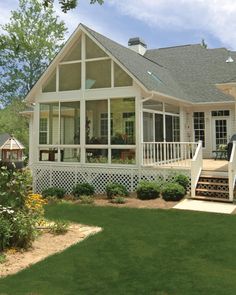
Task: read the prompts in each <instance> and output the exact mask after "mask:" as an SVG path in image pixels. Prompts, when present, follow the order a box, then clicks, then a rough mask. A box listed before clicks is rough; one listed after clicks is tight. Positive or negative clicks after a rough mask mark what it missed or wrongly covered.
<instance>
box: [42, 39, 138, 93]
mask: <svg viewBox="0 0 236 295" xmlns="http://www.w3.org/2000/svg"><path fill="white" fill-rule="evenodd" d="M82 45H83V44H82V39H81V38H79V39H78V41H77V42H75V43H74V44H73V45H72V46H71V48H70V49H69V50H68V52H66V53H65V55H64V56H63V58H62V60H61V61H60V63H59V65H58V66H57V67H58V68H57V69H55V70H54V71H53V73H52V74H51V75H50V76H49V77H48V79H47V80H46V81H45V83H44V84H43V86H42V92H43V93H45V92H55V91H58V90H59V91H71V90H80V89H99V88H110V87H125V86H126V87H127V86H132V85H133V79H132V78H131V77H130V76H129V75H128V74H127V73H126V72H125V71H124V70H123V69H122V68H121V67H120V66H119V65H117V64H116V63H115V62H114V61H112V60H111V58H110V57H109V56H108V55H107V54H106V53H105V52H104V50H103V49H101V48H100V47H99V46H98V45H97V44H95V42H93V41H92V40H91V39H90V38H88V37H87V36H86V38H85V46H82ZM82 57H84V58H82ZM82 69H84V71H83V73H84V75H85V77H83V79H82ZM112 70H113V72H112ZM82 81H83V85H82Z"/></svg>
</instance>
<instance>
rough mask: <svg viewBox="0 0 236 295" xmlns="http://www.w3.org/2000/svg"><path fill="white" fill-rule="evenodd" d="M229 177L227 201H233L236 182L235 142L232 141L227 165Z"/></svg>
mask: <svg viewBox="0 0 236 295" xmlns="http://www.w3.org/2000/svg"><path fill="white" fill-rule="evenodd" d="M228 177H229V200H230V201H232V202H233V200H234V186H235V181H236V141H233V147H232V151H231V155H230V159H229V164H228Z"/></svg>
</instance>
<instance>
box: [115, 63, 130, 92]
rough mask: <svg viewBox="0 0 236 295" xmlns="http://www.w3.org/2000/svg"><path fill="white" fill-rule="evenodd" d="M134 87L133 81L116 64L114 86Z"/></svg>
mask: <svg viewBox="0 0 236 295" xmlns="http://www.w3.org/2000/svg"><path fill="white" fill-rule="evenodd" d="M132 85H133V79H132V78H131V77H130V76H129V75H128V74H127V73H126V72H125V71H124V70H122V68H121V67H119V66H118V65H117V64H116V63H114V86H115V87H123V86H132Z"/></svg>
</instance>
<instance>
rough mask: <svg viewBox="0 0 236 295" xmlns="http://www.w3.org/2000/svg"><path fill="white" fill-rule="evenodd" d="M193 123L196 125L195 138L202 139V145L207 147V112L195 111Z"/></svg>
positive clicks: (196, 139)
mask: <svg viewBox="0 0 236 295" xmlns="http://www.w3.org/2000/svg"><path fill="white" fill-rule="evenodd" d="M193 125H194V140H195V141H199V140H201V141H202V146H203V147H205V113H204V112H194V113H193Z"/></svg>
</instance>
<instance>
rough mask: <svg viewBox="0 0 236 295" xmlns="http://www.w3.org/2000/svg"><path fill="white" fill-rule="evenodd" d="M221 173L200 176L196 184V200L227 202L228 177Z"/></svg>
mask: <svg viewBox="0 0 236 295" xmlns="http://www.w3.org/2000/svg"><path fill="white" fill-rule="evenodd" d="M221 173H222V172H221ZM221 173H220V174H218V173H217V174H214V175H212V174H211V175H207V174H205V173H203V174H201V175H200V177H199V180H198V183H197V187H196V191H195V197H196V198H198V199H207V200H216V201H219V200H221V201H228V200H229V184H228V177H227V176H225V175H222V174H221Z"/></svg>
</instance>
